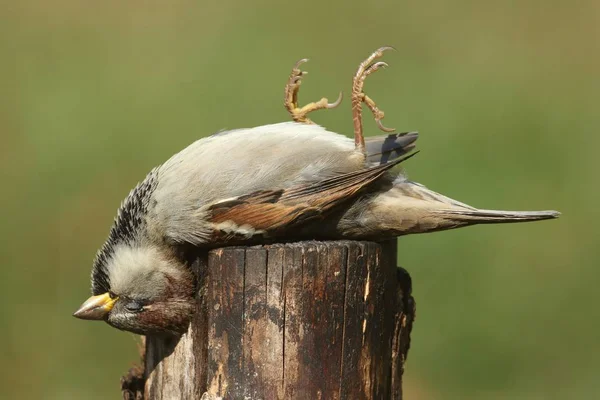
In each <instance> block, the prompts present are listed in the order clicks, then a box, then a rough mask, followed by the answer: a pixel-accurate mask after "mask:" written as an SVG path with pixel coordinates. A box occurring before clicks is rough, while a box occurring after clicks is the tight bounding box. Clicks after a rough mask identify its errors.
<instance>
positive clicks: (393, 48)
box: [377, 46, 397, 53]
mask: <svg viewBox="0 0 600 400" xmlns="http://www.w3.org/2000/svg"><path fill="white" fill-rule="evenodd" d="M388 50H394V51H397V50H396V48H395V47H393V46H383V47H380V48H378V49H377V53H383V52H384V51H388Z"/></svg>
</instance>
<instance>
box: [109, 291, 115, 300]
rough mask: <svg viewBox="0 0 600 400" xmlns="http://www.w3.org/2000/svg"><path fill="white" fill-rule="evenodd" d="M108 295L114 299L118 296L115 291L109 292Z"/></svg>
mask: <svg viewBox="0 0 600 400" xmlns="http://www.w3.org/2000/svg"><path fill="white" fill-rule="evenodd" d="M108 297H110V298H111V299H114V298H115V297H117V295H116V294H114V293H113V292H108Z"/></svg>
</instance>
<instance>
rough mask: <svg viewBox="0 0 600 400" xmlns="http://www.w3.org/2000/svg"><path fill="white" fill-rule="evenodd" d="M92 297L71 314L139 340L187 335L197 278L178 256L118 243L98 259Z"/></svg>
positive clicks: (149, 246) (159, 250) (155, 248)
mask: <svg viewBox="0 0 600 400" xmlns="http://www.w3.org/2000/svg"><path fill="white" fill-rule="evenodd" d="M92 289H93V294H94V296H92V297H90V298H89V299H88V300H87V301H85V302H84V303H83V304H82V305H81V307H80V308H79V309H78V310H77V311H76V312H75V313H74V314H73V315H74V316H75V317H77V318H81V319H88V320H104V321H106V322H107V323H108V324H109V325H111V326H113V327H115V328H118V329H121V330H125V331H130V332H134V333H137V334H141V335H160V334H179V333H183V332H185V330H186V329H187V326H188V323H189V321H190V318H191V315H192V312H193V309H194V277H193V274H192V272H191V271H190V270H189V268H188V267H187V266H186V265H185V264H184V263H183V262H182V261H180V260H179V259H178V258H177V257H175V255H172V254H169V252H166V251H164V250H162V249H161V248H159V247H158V246H153V245H128V244H119V245H116V246H114V247H112V248H111V249H110V255H108V256H107V255H102V254H100V255H99V257H98V258H97V259H96V265H95V266H94V271H93V273H92Z"/></svg>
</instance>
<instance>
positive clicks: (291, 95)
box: [284, 58, 342, 124]
mask: <svg viewBox="0 0 600 400" xmlns="http://www.w3.org/2000/svg"><path fill="white" fill-rule="evenodd" d="M307 61H308V59H307V58H303V59H302V60H300V61H298V62H297V63H296V65H294V68H293V69H292V73H291V74H290V77H289V79H288V82H287V84H286V85H285V98H284V104H285V108H286V109H287V110H288V112H289V113H290V115H291V116H292V119H293V120H294V121H296V122H304V123H305V124H312V123H313V122H312V121H311V120H310V119H309V118H308V117H307V115H308V113H311V112H313V111H317V110H323V109H327V108H335V107H337V106H339V105H340V103H341V102H342V93H341V92H340V95H339V96H338V99H337V100H336V101H335V102H333V103H329V102H328V100H327V99H326V98H325V97H323V98H322V99H321V100H319V101H317V102H314V103H308V104H307V105H305V106H304V107H300V106H299V105H298V90H300V84H301V83H302V77H303V76H304V75H306V74H307V73H308V72H306V71H302V70H300V68H299V67H300V65H302V64H304V63H305V62H307Z"/></svg>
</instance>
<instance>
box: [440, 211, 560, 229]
mask: <svg viewBox="0 0 600 400" xmlns="http://www.w3.org/2000/svg"><path fill="white" fill-rule="evenodd" d="M439 213H440V214H441V215H443V216H444V217H445V218H448V219H452V220H455V221H460V222H465V223H467V224H469V225H471V224H501V223H511V222H527V221H541V220H544V219H554V218H558V217H559V215H560V213H559V212H558V211H553V210H548V211H501V210H461V209H454V210H440V211H439Z"/></svg>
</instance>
